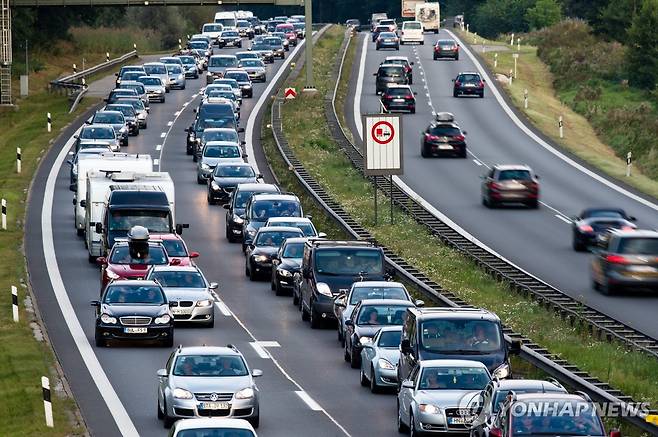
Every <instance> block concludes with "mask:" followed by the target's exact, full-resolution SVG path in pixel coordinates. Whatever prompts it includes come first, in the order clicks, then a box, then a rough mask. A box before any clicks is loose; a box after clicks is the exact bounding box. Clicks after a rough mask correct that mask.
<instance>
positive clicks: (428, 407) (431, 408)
mask: <svg viewBox="0 0 658 437" xmlns="http://www.w3.org/2000/svg"><path fill="white" fill-rule="evenodd" d="M418 409H419V410H420V411H421V412H422V413H426V414H440V413H441V408H439V407H437V406H436V405H432V404H420V405H419V406H418Z"/></svg>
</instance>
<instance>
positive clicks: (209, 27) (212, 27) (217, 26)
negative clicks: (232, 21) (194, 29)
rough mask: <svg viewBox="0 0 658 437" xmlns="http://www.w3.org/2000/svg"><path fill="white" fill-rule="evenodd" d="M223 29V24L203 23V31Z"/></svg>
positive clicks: (219, 30)
mask: <svg viewBox="0 0 658 437" xmlns="http://www.w3.org/2000/svg"><path fill="white" fill-rule="evenodd" d="M222 29H223V26H222V25H221V24H204V25H203V31H204V32H221V31H222Z"/></svg>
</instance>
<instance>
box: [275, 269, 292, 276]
mask: <svg viewBox="0 0 658 437" xmlns="http://www.w3.org/2000/svg"><path fill="white" fill-rule="evenodd" d="M278 271H279V274H280V275H281V276H285V277H286V278H289V277H291V276H292V272H291V271H290V270H285V269H279V270H278Z"/></svg>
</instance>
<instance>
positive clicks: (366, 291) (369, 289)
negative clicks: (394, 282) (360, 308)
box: [350, 282, 409, 305]
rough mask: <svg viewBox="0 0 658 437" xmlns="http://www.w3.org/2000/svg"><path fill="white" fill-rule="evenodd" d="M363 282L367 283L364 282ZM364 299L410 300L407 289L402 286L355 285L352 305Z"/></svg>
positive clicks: (351, 298) (351, 297)
mask: <svg viewBox="0 0 658 437" xmlns="http://www.w3.org/2000/svg"><path fill="white" fill-rule="evenodd" d="M361 284H367V282H362V283H361ZM364 299H401V300H408V299H409V298H408V297H407V293H406V291H405V289H404V288H403V287H401V286H393V287H377V286H366V287H361V286H359V287H354V290H352V295H351V296H350V305H356V304H357V303H359V302H361V301H362V300H364Z"/></svg>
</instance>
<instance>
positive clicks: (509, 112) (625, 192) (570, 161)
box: [446, 29, 658, 211]
mask: <svg viewBox="0 0 658 437" xmlns="http://www.w3.org/2000/svg"><path fill="white" fill-rule="evenodd" d="M446 32H448V34H449V35H450V36H452V37H453V38H455V39H456V40H457V41H459V42H460V44H461V46H462V50H464V52H466V54H467V55H468V57H469V58H470V59H471V61H472V62H473V63H474V64H475V67H476V68H477V69H478V71H479V72H480V74H481V75H482V76H483V77H484V78H485V80H486V81H487V83H488V84H489V89H491V92H492V93H493V95H494V97H495V98H496V100H497V101H498V104H499V105H500V106H501V107H502V108H503V110H504V111H505V112H506V113H507V116H508V117H509V118H510V119H511V120H512V121H513V122H514V124H515V125H516V126H517V127H518V128H519V129H521V131H523V133H525V134H526V135H527V136H528V137H530V138H531V139H532V140H533V141H534V142H535V143H537V144H539V145H540V146H541V147H543V148H544V149H546V150H548V151H549V152H550V153H552V154H553V155H555V156H556V157H558V158H560V159H561V160H562V161H564V162H566V163H567V164H569V165H570V166H572V167H573V168H575V169H577V170H579V171H580V172H582V173H584V174H586V175H587V176H589V177H591V178H592V179H594V180H596V181H597V182H600V183H602V184H603V185H605V186H606V187H608V188H611V189H613V190H615V191H616V192H618V193H620V194H622V195H624V196H626V197H628V198H629V199H632V200H635V201H636V202H639V203H641V204H642V205H644V206H647V207H649V208H651V209H653V210H655V211H658V205H657V204H655V203H653V202H651V201H649V200H647V199H644V198H642V197H640V196H638V195H637V194H634V193H632V192H630V191H628V190H626V189H624V188H622V187H620V186H619V185H617V184H615V183H614V182H611V181H609V180H607V179H606V178H604V177H603V176H601V175H599V174H597V173H595V172H593V171H592V170H590V169H588V168H586V167H584V166H582V165H581V164H579V163H577V162H576V161H574V160H573V159H571V158H569V157H568V156H566V155H565V154H564V153H562V152H560V151H559V150H557V149H555V148H554V147H553V146H551V145H550V144H548V143H547V142H546V141H544V140H542V139H541V138H539V137H538V136H537V135H536V134H535V133H534V132H532V131H531V130H530V129H529V128H528V127H527V126H526V125H525V124H524V123H523V122H522V121H521V120H520V119H519V117H518V116H517V115H516V114H515V113H514V111H512V109H511V108H510V107H509V105H508V104H507V103H506V102H505V100H504V99H503V96H502V95H501V93H500V91H499V90H498V88H497V87H496V85H495V82H494V81H493V80H491V78H490V77H489V75H488V74H487V72H486V71H485V70H484V68H482V65H481V64H480V62H479V61H478V60H477V59H476V58H475V56H474V55H473V54H472V53H471V51H470V50H469V49H468V47H466V46H465V45H464V43H463V42H462V41H461V40H460V39H459V38H458V37H457V36H456V35H455V34H454V33H452V32H451V31H449V30H447V29H446Z"/></svg>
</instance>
